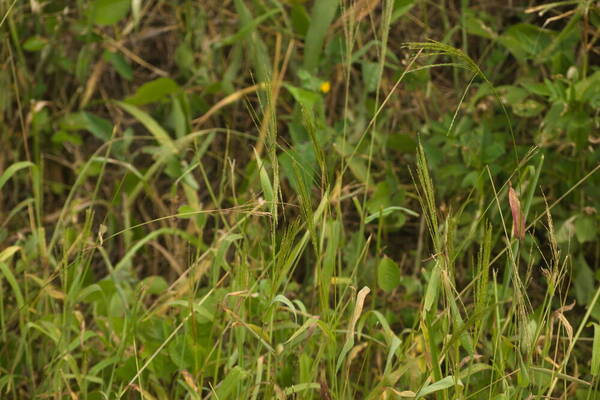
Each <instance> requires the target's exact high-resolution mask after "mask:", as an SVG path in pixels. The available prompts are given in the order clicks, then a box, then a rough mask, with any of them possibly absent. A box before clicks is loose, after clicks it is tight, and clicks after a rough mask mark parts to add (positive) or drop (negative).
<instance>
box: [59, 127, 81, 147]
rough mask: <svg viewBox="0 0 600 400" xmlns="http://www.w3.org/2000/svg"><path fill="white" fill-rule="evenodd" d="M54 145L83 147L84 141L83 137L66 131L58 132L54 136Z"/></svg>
mask: <svg viewBox="0 0 600 400" xmlns="http://www.w3.org/2000/svg"><path fill="white" fill-rule="evenodd" d="M51 140H52V143H58V144H63V143H73V144H74V145H76V146H79V145H81V143H83V142H82V140H81V137H80V136H79V135H77V134H71V133H69V132H67V131H64V130H59V131H57V132H56V133H55V134H54V135H52V139H51Z"/></svg>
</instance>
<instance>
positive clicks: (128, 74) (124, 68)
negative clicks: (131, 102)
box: [102, 50, 133, 81]
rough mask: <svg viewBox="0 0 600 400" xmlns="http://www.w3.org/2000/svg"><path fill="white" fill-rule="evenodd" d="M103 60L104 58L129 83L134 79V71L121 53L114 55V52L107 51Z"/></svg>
mask: <svg viewBox="0 0 600 400" xmlns="http://www.w3.org/2000/svg"><path fill="white" fill-rule="evenodd" d="M102 58H104V60H105V61H108V62H109V63H110V64H111V65H112V66H113V68H114V69H115V71H117V73H118V74H119V75H121V76H122V77H123V78H125V79H127V80H128V81H130V80H131V79H133V69H131V66H130V65H129V63H128V62H127V60H125V57H123V56H122V55H121V54H120V53H114V52H112V51H108V50H105V51H104V54H103V55H102Z"/></svg>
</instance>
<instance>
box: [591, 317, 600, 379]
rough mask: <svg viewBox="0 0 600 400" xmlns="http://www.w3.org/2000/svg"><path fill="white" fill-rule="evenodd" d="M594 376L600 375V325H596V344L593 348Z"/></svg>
mask: <svg viewBox="0 0 600 400" xmlns="http://www.w3.org/2000/svg"><path fill="white" fill-rule="evenodd" d="M591 369H592V371H591V372H592V376H598V374H600V325H598V324H594V344H593V347H592V367H591Z"/></svg>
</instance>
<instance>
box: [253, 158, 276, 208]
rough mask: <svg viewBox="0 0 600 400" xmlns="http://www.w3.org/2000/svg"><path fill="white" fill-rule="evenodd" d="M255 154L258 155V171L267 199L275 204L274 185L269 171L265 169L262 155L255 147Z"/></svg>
mask: <svg viewBox="0 0 600 400" xmlns="http://www.w3.org/2000/svg"><path fill="white" fill-rule="evenodd" d="M254 155H255V156H256V164H257V166H258V173H259V176H260V185H261V186H262V190H263V194H264V196H265V200H266V201H267V202H268V203H269V204H271V205H273V202H274V201H275V192H274V191H273V185H271V180H270V179H269V174H268V173H267V170H266V169H265V166H264V164H263V162H262V160H261V158H260V156H259V155H258V153H257V152H256V149H254Z"/></svg>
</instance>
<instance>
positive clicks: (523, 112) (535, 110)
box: [512, 99, 545, 118]
mask: <svg viewBox="0 0 600 400" xmlns="http://www.w3.org/2000/svg"><path fill="white" fill-rule="evenodd" d="M544 108H545V107H544V105H543V104H542V103H540V102H538V101H535V100H533V99H527V100H525V101H523V102H521V103H517V104H513V106H512V110H513V112H514V113H515V114H517V115H518V116H519V117H525V118H531V117H535V116H537V115H539V114H540V113H541V112H542V111H544Z"/></svg>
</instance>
